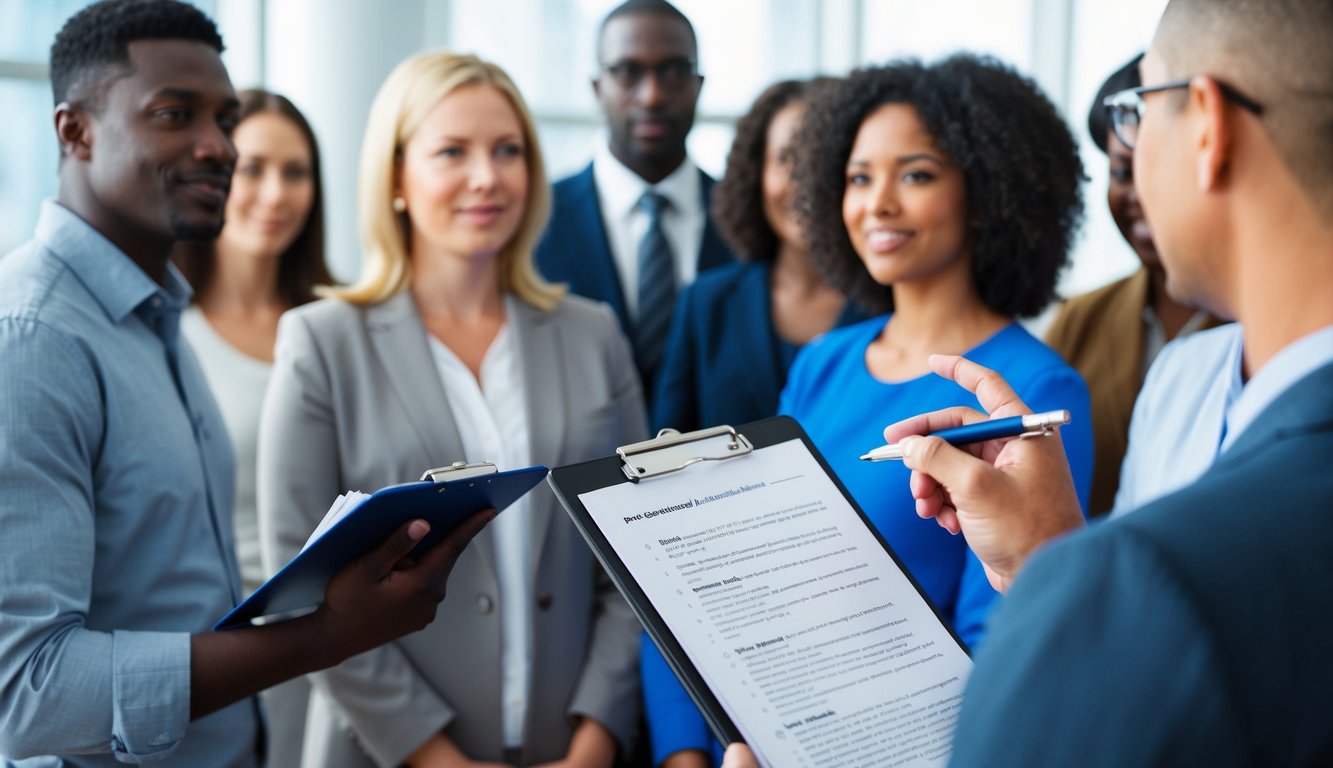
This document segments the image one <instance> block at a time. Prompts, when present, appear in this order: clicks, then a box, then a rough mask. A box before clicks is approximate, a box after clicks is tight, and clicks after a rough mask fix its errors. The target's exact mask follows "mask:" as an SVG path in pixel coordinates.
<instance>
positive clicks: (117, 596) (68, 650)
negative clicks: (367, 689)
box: [0, 0, 489, 766]
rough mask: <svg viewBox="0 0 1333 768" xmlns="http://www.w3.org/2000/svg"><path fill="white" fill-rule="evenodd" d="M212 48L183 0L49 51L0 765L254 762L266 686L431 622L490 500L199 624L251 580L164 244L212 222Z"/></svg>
mask: <svg viewBox="0 0 1333 768" xmlns="http://www.w3.org/2000/svg"><path fill="white" fill-rule="evenodd" d="M221 49H222V42H221V39H220V38H219V37H218V35H217V31H216V29H215V28H214V26H213V23H212V22H211V21H210V20H209V19H208V18H207V17H206V16H204V15H203V14H202V13H200V12H199V11H198V10H196V9H194V8H193V7H191V6H188V5H184V4H181V3H176V2H172V1H170V0H112V1H111V2H106V3H99V4H97V5H93V6H90V7H88V8H86V9H84V10H83V11H81V12H80V13H78V14H76V15H75V16H74V17H73V18H71V19H70V21H69V22H67V24H66V25H65V27H64V29H62V31H61V32H60V34H59V35H58V36H57V39H56V42H55V45H54V46H53V48H52V62H51V76H52V87H53V90H54V93H55V101H56V105H57V106H56V110H55V124H56V132H57V137H58V139H59V141H60V145H61V150H62V157H61V168H60V192H59V196H58V199H57V200H56V201H49V202H47V203H45V204H44V206H43V208H42V212H41V218H40V221H39V223H38V225H37V231H36V235H35V237H34V239H33V240H32V241H31V242H29V243H27V244H25V245H24V246H22V247H20V248H19V249H18V250H17V251H15V252H13V253H11V254H9V255H8V256H6V257H5V258H2V259H0V361H3V364H2V365H0V489H3V491H0V531H3V532H4V533H3V536H4V543H5V556H4V557H3V558H0V763H4V764H13V763H12V762H11V761H18V764H20V765H24V766H51V765H73V766H94V765H112V764H115V763H117V762H147V761H160V762H162V763H164V764H170V765H181V766H247V765H254V764H257V763H258V762H259V761H260V760H261V755H260V754H259V744H260V743H261V738H260V734H261V730H262V725H261V721H260V718H259V714H258V709H257V705H256V703H255V700H254V694H255V693H256V692H258V691H259V690H261V689H263V688H265V687H267V686H270V685H273V684H275V683H278V682H281V681H282V680H285V679H287V678H290V677H293V676H295V675H299V674H303V673H305V672H310V671H314V670H316V669H320V668H323V667H326V666H330V665H332V664H335V663H338V662H339V661H341V660H343V659H345V658H347V657H349V656H351V655H354V654H356V653H360V652H362V651H364V650H367V649H369V648H371V647H374V646H376V645H378V644H380V643H383V642H386V641H388V640H390V639H393V638H395V637H398V636H400V635H402V634H405V633H407V632H410V631H415V630H416V629H420V628H421V627H422V626H424V625H425V624H427V623H429V621H430V620H431V619H432V618H433V617H434V614H435V608H436V605H437V604H438V602H439V600H440V599H442V597H443V595H444V583H445V580H446V579H447V577H448V572H449V569H450V568H451V567H452V564H453V561H454V559H455V558H456V557H457V555H458V553H459V552H460V551H461V549H462V547H463V546H464V545H465V544H466V542H467V540H468V539H470V538H471V536H472V534H474V533H475V532H476V530H478V529H479V528H480V527H481V525H483V524H484V523H485V521H486V520H487V519H488V517H489V516H488V515H486V514H482V515H478V516H477V517H475V518H474V519H473V520H471V521H470V522H469V524H467V525H465V526H463V527H462V528H460V530H459V531H458V532H457V533H456V534H454V535H452V536H450V537H449V538H446V540H445V542H446V544H445V545H444V546H440V547H436V548H434V549H432V550H431V551H430V552H428V553H427V554H426V555H424V556H423V557H422V558H421V559H420V560H419V561H418V562H416V563H412V562H408V561H404V560H403V557H404V556H405V555H406V554H407V552H409V551H410V550H411V549H412V547H413V546H414V545H415V544H416V542H417V541H419V540H420V539H421V537H422V536H424V535H425V533H426V532H427V530H428V526H427V525H426V524H425V522H424V521H419V520H418V521H413V522H411V523H409V524H408V525H406V526H404V527H403V528H402V529H400V530H399V531H398V532H396V533H395V534H394V535H393V536H392V537H390V539H388V540H386V542H384V543H383V544H381V545H380V546H379V547H377V548H376V549H375V550H373V551H372V552H371V553H370V554H368V555H366V556H365V557H363V558H362V559H361V560H358V561H357V562H355V563H353V564H352V565H351V566H349V567H347V568H346V569H344V571H343V572H342V573H340V574H339V575H338V576H337V577H335V579H334V580H333V582H332V583H331V584H330V586H329V588H328V590H327V592H326V600H325V603H324V604H323V605H322V606H321V607H320V608H318V609H317V610H316V611H315V612H314V613H312V614H309V615H307V616H304V617H301V618H298V619H294V620H291V621H287V622H282V623H276V624H270V625H266V626H263V627H254V628H246V629H241V630H236V631H232V632H225V633H213V632H210V631H209V628H210V626H211V625H212V623H213V622H214V621H216V620H217V619H218V618H220V617H221V616H222V615H223V614H224V613H226V611H227V610H228V608H230V606H231V605H233V604H234V603H235V602H236V601H237V600H238V599H239V597H240V592H239V577H238V573H237V567H236V561H235V555H234V552H233V541H232V526H231V492H232V472H233V466H232V459H231V458H230V457H231V448H230V445H229V443H228V438H227V435H226V431H225V428H224V426H223V423H222V420H221V417H220V415H219V412H218V409H217V405H216V404H215V402H214V400H213V398H212V396H211V394H210V393H209V391H208V388H207V386H206V384H205V383H204V378H203V376H202V374H201V372H200V370H199V366H198V364H197V362H196V361H195V358H194V356H193V354H192V353H191V352H190V349H189V347H188V345H187V344H185V343H184V342H182V341H181V340H180V339H179V321H180V313H181V310H182V309H184V307H185V306H186V304H187V303H188V299H189V288H188V287H187V286H186V284H185V283H184V281H183V280H182V279H181V277H180V275H179V273H177V272H176V271H175V269H174V268H173V267H171V266H170V265H169V263H168V255H169V253H170V250H171V247H172V244H173V243H174V242H175V241H176V240H178V239H184V238H212V237H214V236H216V234H217V232H218V230H219V229H220V227H221V224H222V212H223V205H224V203H225V200H226V195H227V191H228V187H229V184H230V178H231V172H232V166H233V164H234V163H235V161H236V151H235V148H234V147H233V146H232V144H231V140H230V130H231V128H232V127H234V125H235V123H236V115H237V109H238V104H237V101H236V96H235V93H234V91H233V90H232V86H231V83H230V81H229V80H228V78H227V73H226V70H225V69H224V68H223V66H222V62H221V59H220V57H219V53H220V52H221Z"/></svg>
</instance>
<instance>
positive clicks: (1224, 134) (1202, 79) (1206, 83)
mask: <svg viewBox="0 0 1333 768" xmlns="http://www.w3.org/2000/svg"><path fill="white" fill-rule="evenodd" d="M1189 99H1190V108H1191V111H1192V112H1193V113H1194V114H1195V116H1196V118H1197V120H1196V123H1195V124H1196V126H1197V127H1198V132H1197V133H1196V147H1195V148H1196V150H1197V156H1196V159H1195V175H1196V178H1197V180H1198V185H1199V191H1200V192H1212V191H1215V190H1217V189H1218V187H1220V186H1221V185H1222V184H1223V183H1225V178H1224V177H1225V175H1226V171H1227V161H1228V160H1229V159H1230V157H1231V127H1230V125H1229V124H1228V123H1227V104H1226V97H1225V96H1224V95H1223V94H1222V89H1221V88H1220V87H1219V86H1218V84H1217V81H1216V80H1214V79H1212V78H1211V77H1206V76H1199V77H1196V78H1194V80H1193V81H1191V82H1190V89H1189Z"/></svg>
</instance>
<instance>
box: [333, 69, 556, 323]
mask: <svg viewBox="0 0 1333 768" xmlns="http://www.w3.org/2000/svg"><path fill="white" fill-rule="evenodd" d="M477 84H482V85H489V86H491V87H492V88H494V89H496V90H497V91H499V92H500V94H501V95H503V96H504V97H505V98H506V99H508V101H509V104H510V106H511V107H513V108H514V113H515V114H516V115H517V116H518V120H519V123H520V124H521V125H522V127H523V139H524V144H525V146H526V148H527V149H526V152H525V163H526V164H527V170H528V197H527V201H526V205H525V206H524V211H523V220H522V222H521V223H520V224H519V227H518V231H517V232H516V233H515V234H514V237H513V238H512V239H511V240H510V241H509V242H508V243H507V244H506V245H505V246H504V248H503V249H501V251H500V254H499V260H500V288H501V289H502V290H504V291H507V292H510V293H513V294H514V295H515V296H517V297H518V298H520V299H522V300H523V301H525V302H527V303H528V304H531V305H532V306H534V307H536V308H538V309H541V310H544V311H550V310H553V309H555V307H556V305H557V304H559V303H560V299H561V298H563V297H564V295H565V286H563V285H558V284H554V283H548V282H546V280H544V279H543V278H542V277H541V275H540V274H538V273H537V268H536V266H535V265H534V264H533V261H532V251H533V249H534V248H536V246H537V241H538V240H539V239H540V238H541V235H542V231H543V230H544V229H545V228H546V221H547V218H548V217H549V216H550V214H551V189H550V184H549V183H548V182H547V179H546V170H545V166H544V163H543V160H542V152H541V146H540V145H539V144H538V142H537V128H536V125H535V124H534V123H533V120H532V115H531V114H530V113H529V112H528V107H527V104H525V103H524V101H523V97H522V96H521V95H520V94H519V92H518V88H517V87H515V85H514V82H513V81H512V80H510V79H509V75H507V74H505V72H504V70H502V69H500V67H498V66H496V65H495V64H492V63H490V62H488V61H483V60H482V59H479V58H477V57H476V56H471V55H460V54H454V53H448V52H444V51H436V52H432V53H422V54H418V55H416V56H413V57H412V58H410V59H408V60H407V61H404V62H403V63H401V64H399V65H398V66H397V67H396V68H395V69H394V70H393V72H391V73H390V74H389V78H388V79H387V80H385V81H384V85H382V86H380V90H379V93H378V94H376V96H375V101H374V103H373V104H372V105H371V107H370V119H369V120H367V121H366V135H365V139H364V140H363V141H362V142H361V168H360V175H359V178H358V180H357V218H358V220H359V224H360V227H361V244H362V247H363V248H364V249H365V255H364V261H363V263H362V266H361V276H360V278H359V279H358V280H357V281H356V282H355V283H354V284H352V285H350V286H347V287H345V288H334V289H330V290H328V291H326V292H325V294H326V295H330V296H335V297H337V298H340V299H343V300H344V301H348V302H351V303H353V304H377V303H379V302H382V301H385V300H387V299H389V298H391V297H392V296H394V295H395V294H397V293H399V292H400V291H402V290H404V289H406V288H407V287H408V286H409V285H410V284H411V282H412V263H411V259H410V257H409V255H408V239H409V232H410V229H409V227H410V224H409V222H408V219H407V214H406V213H398V212H396V211H394V209H393V197H394V189H395V186H396V184H395V180H396V176H397V172H398V165H399V163H400V162H401V160H402V153H403V147H404V145H405V144H406V143H407V140H408V139H409V138H410V137H411V136H412V134H413V133H414V132H416V130H417V128H419V127H420V126H421V123H422V121H424V120H425V118H426V115H427V114H428V113H429V112H430V111H431V110H432V109H434V108H435V106H436V105H437V104H439V103H440V101H442V100H443V99H444V98H445V97H446V96H448V95H449V94H451V93H453V92H454V91H456V90H457V89H459V88H462V87H464V86H468V85H477Z"/></svg>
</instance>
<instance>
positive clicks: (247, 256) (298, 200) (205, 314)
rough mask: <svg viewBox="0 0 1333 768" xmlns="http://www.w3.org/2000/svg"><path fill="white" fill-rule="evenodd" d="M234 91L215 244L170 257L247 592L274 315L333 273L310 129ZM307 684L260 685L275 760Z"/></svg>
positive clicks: (296, 733)
mask: <svg viewBox="0 0 1333 768" xmlns="http://www.w3.org/2000/svg"><path fill="white" fill-rule="evenodd" d="M237 96H238V97H239V98H240V101H241V118H240V123H239V124H238V125H237V126H236V130H235V132H234V133H233V134H232V141H234V142H235V144H236V150H237V154H238V155H239V159H238V160H237V162H236V169H235V171H234V173H233V174H232V182H231V192H230V194H229V195H228V196H227V223H226V225H225V226H224V227H223V228H222V232H221V234H219V235H218V238H217V239H216V240H215V241H213V242H211V243H204V244H182V245H181V246H179V249H178V251H177V253H176V254H175V257H176V259H175V260H176V264H177V266H178V267H180V269H181V271H182V272H183V273H184V274H185V277H186V279H187V280H189V281H190V285H191V286H192V287H193V288H194V304H193V305H192V306H191V307H190V308H189V309H187V310H186V311H185V313H184V315H183V316H182V318H181V333H183V334H184V335H185V338H186V339H187V340H188V341H189V342H190V346H191V347H193V348H194V352H195V355H196V356H197V357H198V358H199V364H200V366H201V367H202V368H203V370H204V375H205V377H207V379H208V383H209V386H210V387H211V388H212V389H213V394H214V396H215V397H216V398H217V401H218V405H219V406H220V407H221V409H222V417H223V420H224V421H225V422H226V425H227V432H228V434H229V435H230V436H231V443H232V448H233V450H234V451H235V453H236V495H235V504H234V507H233V508H234V512H233V521H234V525H235V529H236V558H237V560H238V561H239V563H240V569H241V581H242V586H243V588H244V591H245V592H246V593H247V594H248V593H250V592H253V591H254V590H255V588H256V587H258V586H259V585H260V584H262V583H263V581H264V579H265V578H266V577H267V576H269V575H271V573H272V571H273V568H269V569H265V568H264V565H263V563H261V561H260V550H259V529H258V516H257V512H256V504H255V454H256V446H257V443H258V439H259V410H260V407H261V406H262V404H263V399H264V390H265V388H266V387H267V386H268V380H269V374H270V372H271V370H272V367H273V343H274V339H275V337H276V336H277V332H278V317H279V316H280V315H282V313H283V312H285V311H286V310H288V309H291V308H292V307H295V306H299V305H301V304H305V303H306V302H308V301H310V300H312V299H313V298H314V295H313V289H314V287H315V286H317V285H326V284H328V283H330V282H332V279H331V278H330V276H329V272H328V269H327V268H326V267H325V264H324V213H323V204H322V197H323V194H322V190H321V186H320V175H319V146H318V145H317V144H316V143H315V134H314V132H313V131H312V130H311V129H310V125H309V124H308V123H307V122H306V120H305V118H304V117H303V116H302V115H301V113H300V112H299V111H297V109H296V107H295V106H293V105H292V103H291V102H290V101H288V100H287V99H285V98H283V97H282V96H279V95H277V94H274V93H269V92H268V91H262V90H246V91H241V92H240V93H239V94H237ZM308 693H309V686H308V684H306V682H305V681H304V680H303V679H299V678H298V679H296V680H292V681H290V682H288V683H285V684H283V685H281V686H278V687H277V688H274V689H271V690H269V691H266V692H265V693H264V697H263V698H264V703H265V706H266V708H267V711H268V726H269V728H268V730H269V740H268V741H269V752H268V756H269V761H270V764H271V765H295V764H297V761H299V759H300V757H299V756H300V749H301V741H302V738H303V736H302V732H303V729H304V724H305V712H306V704H305V702H306V699H307V697H308Z"/></svg>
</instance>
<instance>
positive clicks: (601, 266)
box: [560, 163, 630, 333]
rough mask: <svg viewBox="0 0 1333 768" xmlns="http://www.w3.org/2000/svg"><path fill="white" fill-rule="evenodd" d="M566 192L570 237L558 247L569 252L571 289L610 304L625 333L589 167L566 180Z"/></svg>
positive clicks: (621, 296) (617, 284) (621, 302)
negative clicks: (568, 203) (568, 195)
mask: <svg viewBox="0 0 1333 768" xmlns="http://www.w3.org/2000/svg"><path fill="white" fill-rule="evenodd" d="M569 192H570V203H571V204H572V207H571V208H570V209H569V214H570V215H571V217H572V220H571V222H570V225H571V229H572V232H571V234H572V237H570V238H569V239H568V241H567V242H565V243H562V244H560V246H561V247H563V248H565V249H567V250H568V251H569V253H567V254H566V256H567V258H568V259H569V275H570V278H571V286H572V287H573V289H574V292H575V293H577V294H580V295H583V296H586V297H588V298H591V299H596V300H597V301H604V302H606V303H607V304H610V305H611V308H612V309H613V310H615V312H616V317H617V318H619V319H620V326H621V327H622V328H624V329H625V332H626V333H628V332H629V330H630V321H629V312H628V310H627V309H626V308H625V295H624V293H623V292H622V291H621V288H620V271H619V270H618V269H617V268H616V262H615V259H613V258H612V257H611V244H610V242H609V241H608V240H607V237H606V224H605V222H604V221H603V220H602V203H601V199H600V198H599V197H598V196H597V184H596V182H595V180H594V179H593V174H592V164H591V163H589V164H588V167H587V168H584V169H583V171H582V172H581V173H580V174H579V175H577V176H574V177H573V178H571V179H570V180H569Z"/></svg>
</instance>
